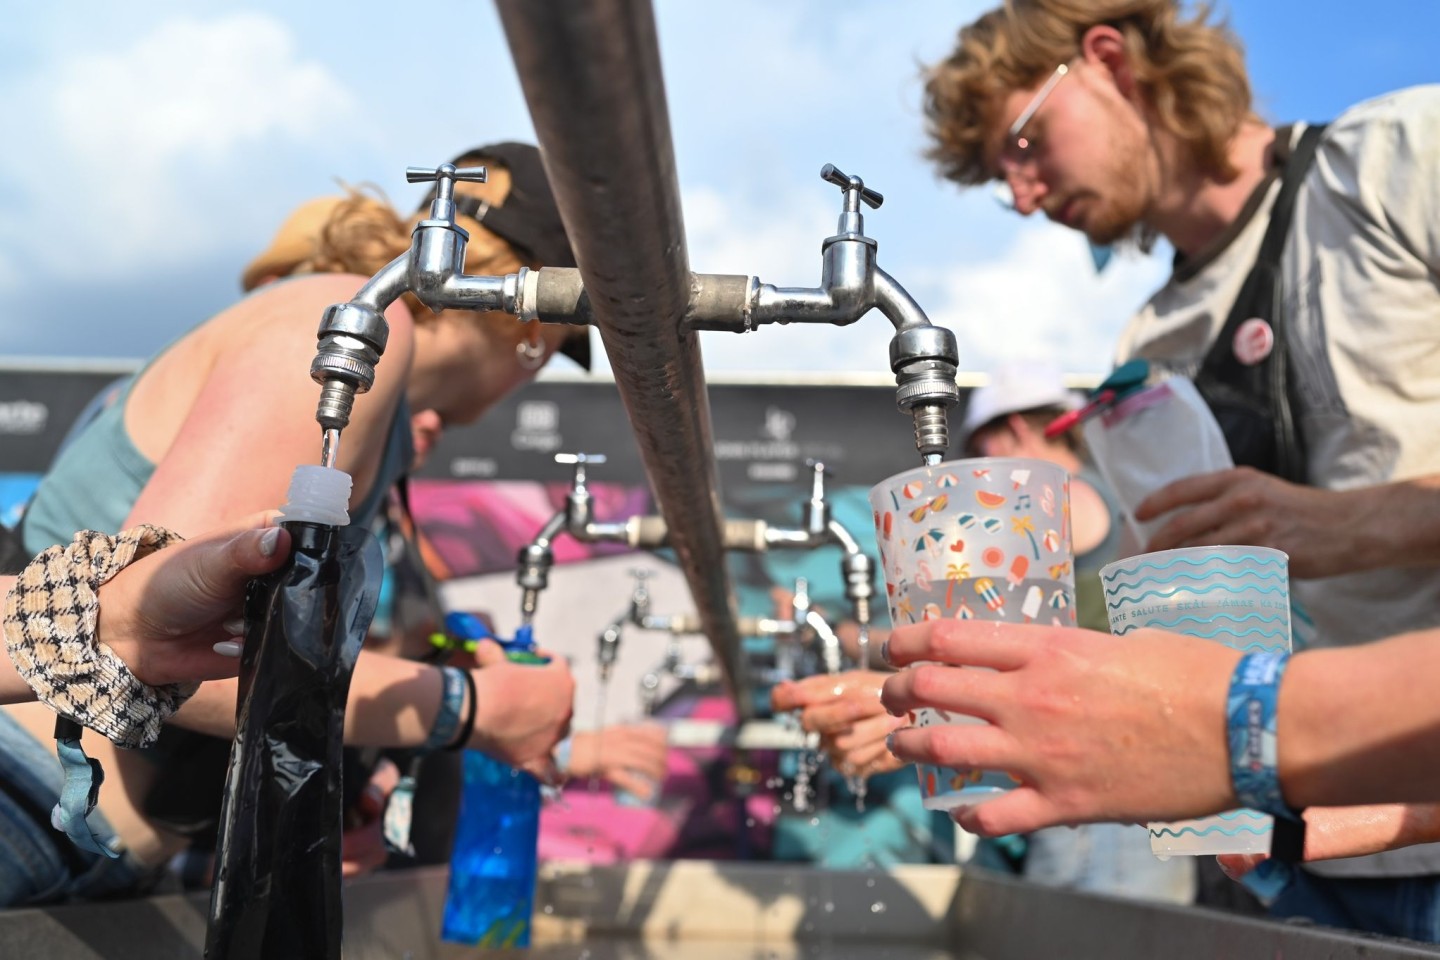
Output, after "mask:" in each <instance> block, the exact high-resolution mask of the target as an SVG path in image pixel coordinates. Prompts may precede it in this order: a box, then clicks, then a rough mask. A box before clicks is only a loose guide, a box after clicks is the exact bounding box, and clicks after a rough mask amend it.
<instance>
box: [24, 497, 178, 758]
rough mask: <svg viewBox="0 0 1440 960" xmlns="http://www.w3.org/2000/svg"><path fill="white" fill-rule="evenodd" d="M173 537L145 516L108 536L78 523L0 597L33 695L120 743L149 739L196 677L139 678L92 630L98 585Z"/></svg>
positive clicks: (142, 743) (135, 744) (130, 744)
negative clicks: (157, 682)
mask: <svg viewBox="0 0 1440 960" xmlns="http://www.w3.org/2000/svg"><path fill="white" fill-rule="evenodd" d="M181 539H183V538H181V537H180V536H179V534H176V533H172V532H170V531H169V530H166V529H164V528H162V527H156V526H150V525H148V524H142V525H141V526H138V527H135V528H133V529H130V530H125V531H122V532H121V533H120V534H119V535H118V536H114V537H112V536H108V535H107V534H103V533H97V532H95V531H94V530H84V531H81V532H80V533H77V534H76V535H75V539H74V540H73V541H72V542H71V543H70V545H69V546H59V545H56V546H53V547H51V548H50V549H48V550H46V551H45V552H44V553H42V554H40V555H39V556H38V557H36V558H35V559H34V560H32V561H31V562H30V565H29V566H27V567H26V568H25V570H24V571H23V572H22V573H21V574H20V577H19V579H18V580H17V581H16V583H15V586H14V587H13V588H12V589H11V591H10V594H9V596H8V597H6V600H5V609H4V614H3V623H4V632H5V645H6V647H7V649H8V650H9V651H10V659H11V660H12V661H14V663H15V669H16V671H17V672H18V673H19V674H20V676H22V677H23V678H24V679H25V682H26V683H28V684H30V687H31V689H33V690H34V691H35V695H36V696H37V697H38V698H39V699H40V700H41V701H42V702H44V703H46V704H48V705H49V706H50V707H51V708H52V709H53V710H55V711H56V712H57V713H59V714H61V715H62V716H66V717H70V718H71V719H73V720H75V721H76V722H77V723H80V724H83V725H84V726H87V727H89V728H90V729H92V730H94V731H96V732H98V733H101V734H104V735H105V736H106V737H107V738H109V739H110V740H111V741H112V742H114V743H115V744H117V745H119V746H122V747H143V746H148V745H149V744H151V743H154V742H155V739H156V738H157V737H158V736H159V735H160V727H161V725H162V724H163V723H164V722H165V720H166V719H167V718H168V717H169V716H170V715H171V714H172V713H174V712H175V711H176V710H178V709H179V708H180V705H181V704H183V703H184V702H185V701H186V700H188V699H189V698H190V695H191V694H193V693H194V692H195V690H196V688H197V687H198V686H199V684H194V683H192V684H178V683H171V684H165V685H164V686H160V687H151V686H148V685H146V684H144V683H141V682H140V680H138V679H137V678H136V677H135V675H134V674H133V673H131V672H130V668H129V667H127V666H126V665H125V663H124V661H122V660H121V659H120V658H119V657H117V656H116V655H115V654H114V653H113V652H112V651H111V650H110V648H109V647H107V646H105V645H104V644H103V643H100V642H99V638H98V637H97V636H96V627H97V624H98V622H99V617H100V597H99V594H98V591H99V589H100V586H101V584H103V583H105V582H106V581H108V580H109V579H110V578H111V577H113V576H115V574H117V573H119V572H120V571H121V570H122V569H124V568H125V567H126V566H127V565H129V564H130V563H133V562H134V561H136V560H139V559H140V558H141V557H144V556H146V555H148V554H150V553H153V552H155V551H156V550H159V549H162V548H164V547H167V546H169V545H170V544H172V543H177V542H179V541H180V540H181Z"/></svg>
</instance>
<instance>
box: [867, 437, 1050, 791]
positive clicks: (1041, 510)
mask: <svg viewBox="0 0 1440 960" xmlns="http://www.w3.org/2000/svg"><path fill="white" fill-rule="evenodd" d="M870 506H871V508H872V510H873V511H874V517H875V535H876V539H877V540H878V542H879V546H880V566H881V569H882V570H883V571H884V574H885V592H886V599H887V600H888V602H889V605H890V620H891V622H892V623H893V624H895V625H896V626H903V625H905V624H911V623H919V622H922V621H925V620H937V619H940V618H942V617H954V618H956V619H960V620H971V619H976V620H996V621H1001V622H1004V623H1046V624H1060V625H1063V626H1074V625H1075V572H1074V566H1075V562H1074V551H1073V550H1072V548H1071V530H1070V478H1069V475H1068V474H1067V473H1066V472H1065V471H1064V470H1063V469H1062V468H1061V467H1059V466H1057V465H1055V464H1053V463H1050V462H1048V461H1045V460H1021V459H1003V458H984V459H976V460H954V461H950V462H947V463H941V464H938V465H936V466H933V467H919V468H917V469H914V470H907V471H905V472H904V473H899V474H896V475H895V476H893V477H891V478H889V479H888V480H884V481H882V482H880V483H879V484H876V486H875V487H874V488H873V489H872V490H871V491H870ZM956 669H961V668H956ZM984 722H985V721H983V720H980V719H978V718H976V717H970V716H964V715H962V714H952V713H948V712H946V711H943V710H931V709H923V710H917V711H916V723H917V724H918V725H919V726H922V727H923V726H930V725H932V724H940V723H984ZM918 772H919V776H920V790H921V793H922V795H923V798H924V804H925V807H926V808H927V809H930V810H950V809H953V808H955V807H959V806H970V805H973V804H976V803H980V802H982V801H984V800H987V799H990V798H992V797H994V796H996V795H998V794H1000V793H1003V792H1004V791H1006V790H1009V789H1010V788H1012V787H1014V786H1015V783H1016V781H1015V780H1014V779H1013V778H1012V777H1011V776H1010V775H1009V774H1007V773H1004V772H1001V771H984V770H954V769H950V768H947V767H937V766H932V765H929V764H920V765H918Z"/></svg>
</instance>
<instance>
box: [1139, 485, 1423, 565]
mask: <svg viewBox="0 0 1440 960" xmlns="http://www.w3.org/2000/svg"><path fill="white" fill-rule="evenodd" d="M1175 511H1179V512H1175ZM1172 512H1174V516H1172V517H1171V519H1170V520H1168V521H1167V522H1166V523H1165V525H1164V526H1163V527H1161V528H1160V530H1159V531H1157V532H1156V534H1155V536H1154V537H1153V538H1151V541H1150V543H1149V545H1148V546H1147V549H1149V550H1169V549H1172V548H1175V547H1189V546H1199V545H1205V544H1224V543H1248V544H1254V545H1256V546H1262V547H1273V548H1274V549H1276V550H1283V551H1285V552H1286V553H1288V554H1289V555H1290V572H1291V574H1292V575H1293V576H1296V577H1300V578H1303V579H1310V578H1315V577H1331V576H1335V575H1337V574H1342V573H1356V572H1359V571H1362V570H1377V569H1380V568H1383V567H1408V566H1424V565H1431V564H1435V563H1440V475H1430V476H1425V477H1417V478H1415V479H1413V480H1403V481H1399V482H1396V483H1387V484H1382V485H1379V486H1374V487H1361V488H1358V489H1355V490H1323V489H1320V488H1318V487H1304V486H1296V485H1295V484H1292V483H1287V482H1286V481H1284V480H1281V479H1280V478H1278V477H1275V476H1272V475H1270V474H1267V473H1261V472H1259V471H1257V470H1253V469H1251V468H1249V467H1236V468H1234V469H1231V470H1222V471H1219V472H1217V473H1208V474H1203V475H1201V476H1197V477H1187V478H1186V479H1184V480H1177V481H1175V482H1174V483H1172V484H1170V485H1168V486H1166V487H1165V488H1164V489H1162V490H1160V491H1158V492H1156V493H1154V494H1152V495H1150V496H1149V497H1147V498H1146V499H1145V500H1144V501H1143V502H1141V504H1140V506H1139V507H1137V508H1136V510H1135V516H1136V519H1138V520H1140V521H1141V522H1142V523H1144V522H1148V521H1150V520H1154V519H1155V518H1156V517H1160V516H1164V515H1165V514H1170V513H1172Z"/></svg>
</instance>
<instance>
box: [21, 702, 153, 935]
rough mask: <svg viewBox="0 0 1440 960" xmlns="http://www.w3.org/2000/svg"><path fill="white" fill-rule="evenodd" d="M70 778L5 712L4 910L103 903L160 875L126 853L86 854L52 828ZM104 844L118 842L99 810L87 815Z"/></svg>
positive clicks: (142, 888) (50, 750) (49, 747)
mask: <svg viewBox="0 0 1440 960" xmlns="http://www.w3.org/2000/svg"><path fill="white" fill-rule="evenodd" d="M64 781H65V776H64V774H63V773H62V772H61V769H60V761H59V760H58V759H56V757H55V752H54V745H53V744H42V743H40V742H39V741H38V740H36V739H35V738H34V737H32V736H31V735H30V734H29V733H28V732H27V731H26V730H25V729H24V728H23V727H21V726H20V725H19V724H17V723H16V722H15V721H14V720H13V719H11V718H10V716H9V715H8V714H6V713H5V712H4V711H0V907H19V906H29V905H35V904H43V903H58V902H62V901H65V900H71V899H104V898H108V897H124V896H135V895H139V894H142V893H144V892H146V890H148V889H149V887H150V885H151V884H152V882H153V879H154V876H155V871H153V870H149V869H147V868H146V867H144V866H143V865H142V864H140V863H139V862H138V861H136V860H135V859H134V858H132V857H131V856H130V855H129V854H128V853H121V855H120V857H119V859H116V860H111V859H109V858H108V857H102V856H100V855H98V854H94V853H87V852H86V851H84V850H81V849H79V848H78V847H76V846H74V845H73V844H71V842H70V840H69V838H68V837H66V836H65V834H63V833H61V832H60V831H58V830H56V829H55V828H54V827H52V826H50V810H51V808H53V807H54V806H55V803H56V801H57V800H59V798H60V788H61V786H62V785H63V784H64ZM89 822H90V825H91V826H92V827H94V828H95V833H96V835H97V836H98V837H99V838H100V839H101V841H102V842H105V843H107V844H111V845H113V844H114V842H115V840H116V837H115V831H114V829H112V828H111V826H110V824H109V822H108V821H106V820H105V818H104V817H103V816H101V815H100V812H99V811H98V810H97V811H96V812H95V813H92V814H91V815H90V818H89Z"/></svg>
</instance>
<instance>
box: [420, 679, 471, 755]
mask: <svg viewBox="0 0 1440 960" xmlns="http://www.w3.org/2000/svg"><path fill="white" fill-rule="evenodd" d="M440 672H441V673H442V674H443V675H444V678H445V689H444V692H443V693H442V694H441V697H440V709H439V710H438V711H437V712H436V714H435V723H434V724H433V725H432V726H431V727H430V736H428V737H426V738H425V742H424V743H422V744H421V745H420V748H419V749H420V752H421V753H430V752H431V751H434V750H439V749H441V748H442V747H447V746H449V745H450V742H451V741H452V740H454V739H455V731H456V730H458V729H460V710H461V708H462V707H464V706H465V688H466V686H467V684H466V680H465V671H463V670H461V669H460V668H459V667H450V666H444V667H441V668H440Z"/></svg>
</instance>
